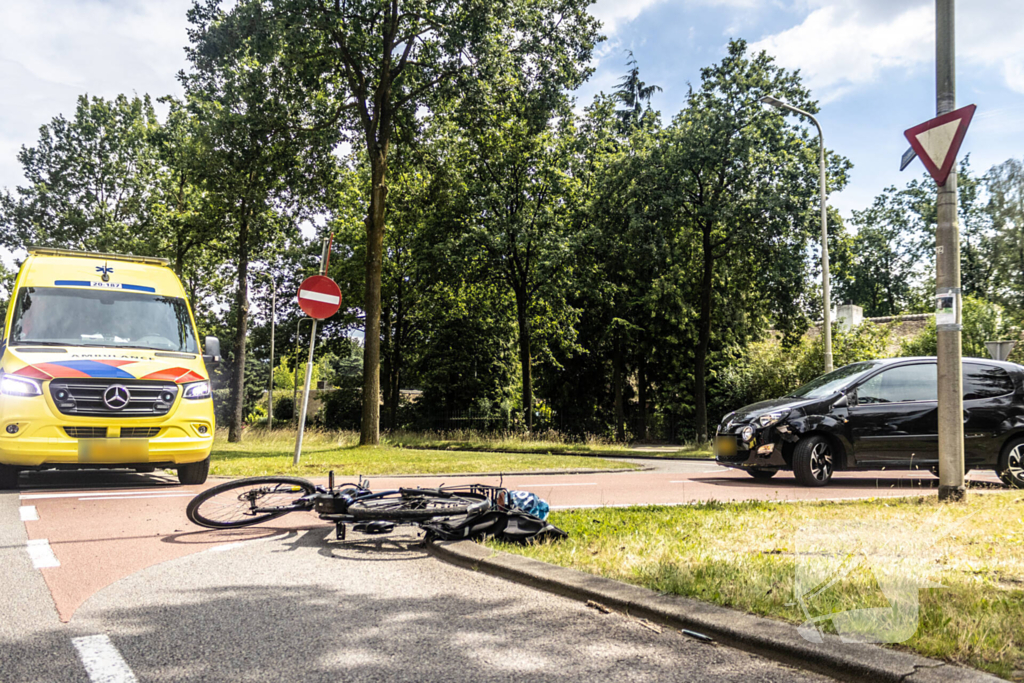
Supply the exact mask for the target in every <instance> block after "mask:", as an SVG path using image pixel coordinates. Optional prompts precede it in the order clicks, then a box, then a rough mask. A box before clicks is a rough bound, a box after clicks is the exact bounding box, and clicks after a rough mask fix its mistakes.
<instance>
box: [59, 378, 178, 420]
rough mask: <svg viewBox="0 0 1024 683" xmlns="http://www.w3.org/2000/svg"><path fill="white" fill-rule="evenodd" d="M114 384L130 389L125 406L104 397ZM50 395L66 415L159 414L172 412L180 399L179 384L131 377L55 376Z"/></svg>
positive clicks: (137, 415)
mask: <svg viewBox="0 0 1024 683" xmlns="http://www.w3.org/2000/svg"><path fill="white" fill-rule="evenodd" d="M114 385H120V386H121V387H123V388H124V389H125V390H126V393H127V402H125V403H124V405H123V407H121V406H118V407H111V406H109V405H108V404H107V403H106V402H104V400H103V396H104V393H105V392H106V391H107V390H108V389H110V388H111V387H112V386H114ZM117 393H119V394H120V395H121V396H122V397H124V395H125V394H124V393H122V392H117ZM50 397H51V398H53V403H54V405H56V406H57V410H59V411H60V412H61V413H63V414H65V415H89V416H97V417H156V416H160V415H166V414H167V413H169V412H170V410H171V407H172V406H173V405H174V401H175V400H176V399H177V398H178V385H176V384H170V383H167V382H153V381H147V380H127V379H116V380H111V379H86V378H82V379H78V378H76V379H55V380H52V381H51V382H50ZM114 403H115V405H117V403H118V402H117V401H115V402H114Z"/></svg>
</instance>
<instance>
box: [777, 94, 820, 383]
mask: <svg viewBox="0 0 1024 683" xmlns="http://www.w3.org/2000/svg"><path fill="white" fill-rule="evenodd" d="M761 102H763V103H764V104H770V105H771V106H773V107H777V108H778V109H788V110H789V111H791V112H793V113H795V114H800V115H801V116H806V117H807V118H809V119H810V120H811V123H813V124H814V127H815V128H817V129H818V171H819V178H818V187H819V188H820V191H819V192H818V194H819V195H820V197H821V294H822V299H823V300H822V305H823V306H824V307H825V316H824V320H823V321H822V330H821V332H822V335H823V336H822V340H821V341H822V348H823V349H824V350H825V372H832V291H831V287H830V283H829V280H830V277H829V272H828V270H829V269H828V210H827V208H826V207H827V206H828V186H827V185H826V184H825V134H824V133H823V132H822V131H821V124H820V123H818V119H816V118H814V116H812V115H811V114H810V113H809V112H806V111H804V110H803V109H800V108H799V107H794V106H793V105H791V104H789V103H788V102H783V101H782V100H780V99H778V98H776V97H772V96H771V95H765V96H764V97H762V98H761Z"/></svg>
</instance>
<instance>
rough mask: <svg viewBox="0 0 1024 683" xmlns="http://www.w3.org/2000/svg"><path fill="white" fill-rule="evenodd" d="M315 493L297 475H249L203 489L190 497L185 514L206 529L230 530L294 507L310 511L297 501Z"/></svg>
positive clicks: (308, 506) (272, 516)
mask: <svg viewBox="0 0 1024 683" xmlns="http://www.w3.org/2000/svg"><path fill="white" fill-rule="evenodd" d="M314 492H316V486H314V485H313V483H312V482H309V481H306V480H305V479H299V478H297V477H250V478H248V479H238V480H236V481H229V482H227V483H226V484H220V485H218V486H214V487H213V488H209V489H206V490H205V491H203V492H202V493H200V494H199V495H198V496H196V497H195V498H193V499H192V500H191V501H190V502H189V504H188V508H187V509H186V510H185V514H186V515H188V518H189V521H191V522H192V523H193V524H198V525H199V526H204V527H207V528H209V529H232V528H236V527H242V526H250V525H252V524H259V523H260V522H266V521H269V520H271V519H274V518H276V517H280V516H281V515H286V514H288V513H289V512H294V511H296V510H310V509H312V507H313V504H312V503H311V502H307V501H300V499H301V498H302V497H303V496H307V495H309V494H311V493H314Z"/></svg>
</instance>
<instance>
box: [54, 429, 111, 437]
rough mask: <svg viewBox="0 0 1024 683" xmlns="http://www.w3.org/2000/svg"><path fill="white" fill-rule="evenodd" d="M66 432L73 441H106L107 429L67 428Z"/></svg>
mask: <svg viewBox="0 0 1024 683" xmlns="http://www.w3.org/2000/svg"><path fill="white" fill-rule="evenodd" d="M64 431H65V432H67V434H68V436H70V437H71V438H72V439H105V438H107V428H106V427H65V428H64Z"/></svg>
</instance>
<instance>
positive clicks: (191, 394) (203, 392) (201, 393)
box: [184, 382, 210, 399]
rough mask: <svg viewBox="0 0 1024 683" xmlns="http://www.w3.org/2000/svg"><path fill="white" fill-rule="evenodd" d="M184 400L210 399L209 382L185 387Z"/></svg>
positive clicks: (195, 383) (194, 383) (193, 383)
mask: <svg viewBox="0 0 1024 683" xmlns="http://www.w3.org/2000/svg"><path fill="white" fill-rule="evenodd" d="M184 396H185V398H191V399H196V398H210V383H209V382H192V383H191V384H186V385H185V394H184Z"/></svg>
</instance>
